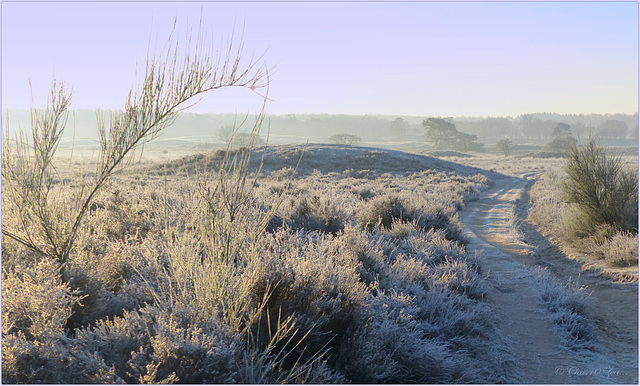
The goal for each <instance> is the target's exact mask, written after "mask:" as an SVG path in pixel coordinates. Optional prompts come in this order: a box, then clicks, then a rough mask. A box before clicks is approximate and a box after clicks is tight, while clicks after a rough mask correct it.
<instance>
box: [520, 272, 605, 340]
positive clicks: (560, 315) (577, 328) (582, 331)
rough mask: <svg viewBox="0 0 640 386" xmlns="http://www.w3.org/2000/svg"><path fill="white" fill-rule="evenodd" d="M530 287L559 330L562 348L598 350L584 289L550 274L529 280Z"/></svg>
mask: <svg viewBox="0 0 640 386" xmlns="http://www.w3.org/2000/svg"><path fill="white" fill-rule="evenodd" d="M529 284H530V286H531V289H532V290H533V292H534V294H535V295H536V298H537V300H538V302H539V303H540V304H541V306H542V310H543V312H544V313H545V314H546V315H547V316H548V318H549V319H550V320H552V321H553V322H554V323H555V324H556V325H557V326H558V327H559V329H560V331H561V334H562V344H563V345H564V346H566V347H568V348H570V349H572V350H595V349H596V344H595V336H594V332H595V327H594V326H593V324H592V323H591V321H590V320H589V316H588V312H587V310H588V306H589V301H590V298H589V297H588V295H587V294H586V293H585V289H584V288H580V287H577V286H576V285H575V284H574V283H571V281H569V282H568V283H567V284H565V285H563V284H561V283H559V282H558V281H557V280H556V279H554V278H553V277H552V276H551V275H550V274H549V273H548V272H547V271H545V270H538V271H537V272H535V273H534V274H532V275H530V276H529Z"/></svg>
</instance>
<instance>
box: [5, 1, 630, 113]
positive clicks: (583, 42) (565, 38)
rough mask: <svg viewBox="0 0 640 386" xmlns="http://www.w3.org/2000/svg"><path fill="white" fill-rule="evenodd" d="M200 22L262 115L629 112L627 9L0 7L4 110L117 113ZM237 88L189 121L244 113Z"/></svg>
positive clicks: (568, 5) (207, 102)
mask: <svg viewBox="0 0 640 386" xmlns="http://www.w3.org/2000/svg"><path fill="white" fill-rule="evenodd" d="M201 17H202V19H203V21H204V25H205V32H206V33H207V34H208V37H209V38H210V40H211V42H212V43H213V44H214V45H222V42H225V41H228V40H229V39H230V38H231V37H232V36H233V37H234V38H235V39H236V41H239V40H240V38H242V41H243V44H244V51H243V55H244V56H245V57H246V58H247V59H249V58H251V57H252V56H253V57H260V61H261V62H264V63H265V64H266V65H267V66H268V67H273V66H275V68H276V71H275V72H274V73H272V74H271V76H270V86H269V98H270V101H269V102H268V104H267V106H266V111H267V112H268V113H271V114H288V113H328V114H384V115H415V116H513V117H515V116H517V115H520V114H525V113H535V112H556V113H561V114H579V113H585V114H589V113H599V114H604V113H634V112H636V111H638V3H637V2H209V3H199V2H3V3H2V57H1V58H2V108H3V109H6V108H28V107H29V106H30V105H31V103H32V99H33V103H34V105H35V106H36V107H44V106H45V104H46V97H47V94H48V92H49V88H50V85H51V80H52V76H53V75H54V74H55V77H56V78H57V79H58V80H60V81H64V82H66V83H67V84H68V85H69V86H71V87H72V88H73V99H72V105H71V108H78V109H80V108H90V109H93V108H97V107H101V108H105V109H115V108H121V107H123V106H124V102H125V99H126V95H127V93H128V91H129V90H130V89H131V87H132V86H133V85H134V84H135V80H136V71H137V70H138V71H140V70H141V69H142V68H144V66H143V64H144V61H145V59H146V57H147V54H148V52H157V51H158V50H159V49H160V47H162V45H163V43H164V42H166V40H167V38H168V36H169V34H170V32H171V29H172V28H173V26H174V21H177V25H176V28H177V31H178V33H180V34H182V36H184V34H185V33H186V31H187V30H188V29H189V28H197V26H198V24H199V20H200V18H201ZM260 107H261V100H260V98H259V97H258V96H257V95H255V94H254V93H252V92H250V91H248V90H242V89H233V90H218V91H214V92H212V93H209V94H207V95H206V96H205V98H204V99H203V100H202V101H200V102H199V103H198V104H197V105H196V106H194V107H192V108H190V109H189V110H187V111H190V112H234V111H239V112H249V111H255V110H257V109H259V108H260Z"/></svg>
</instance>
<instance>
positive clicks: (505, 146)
mask: <svg viewBox="0 0 640 386" xmlns="http://www.w3.org/2000/svg"><path fill="white" fill-rule="evenodd" d="M513 146H514V145H513V142H512V141H511V140H510V139H502V140H500V141H498V143H496V150H497V151H501V152H503V153H504V156H505V157H507V156H509V155H510V154H511V151H512V150H513Z"/></svg>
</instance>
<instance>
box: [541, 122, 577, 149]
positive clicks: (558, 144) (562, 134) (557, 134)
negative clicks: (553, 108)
mask: <svg viewBox="0 0 640 386" xmlns="http://www.w3.org/2000/svg"><path fill="white" fill-rule="evenodd" d="M551 137H552V138H553V139H552V140H551V141H550V142H548V143H547V144H546V145H545V148H547V149H548V150H551V151H553V152H556V153H564V152H566V151H567V150H569V149H571V148H572V147H574V146H576V145H577V144H578V141H577V140H576V139H575V138H574V137H573V134H572V133H571V125H569V124H566V123H562V122H560V123H558V124H557V125H556V127H554V128H553V133H552V135H551Z"/></svg>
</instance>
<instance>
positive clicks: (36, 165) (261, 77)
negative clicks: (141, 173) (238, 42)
mask: <svg viewBox="0 0 640 386" xmlns="http://www.w3.org/2000/svg"><path fill="white" fill-rule="evenodd" d="M201 28H202V26H201ZM186 42H187V44H184V45H183V44H178V42H177V41H176V38H175V35H174V34H172V35H171V36H170V37H169V41H168V44H167V46H166V47H167V48H166V49H165V51H164V52H161V53H160V54H158V55H157V56H156V57H152V58H150V59H149V60H148V61H147V63H146V68H145V74H144V80H143V82H142V84H141V85H140V87H139V88H138V90H136V91H134V90H132V91H130V92H129V94H128V96H127V101H126V104H125V108H124V110H120V111H115V112H110V113H109V114H108V116H107V114H105V113H104V112H99V114H98V134H99V143H100V153H99V161H98V163H97V167H96V172H95V174H94V177H93V178H92V179H91V180H89V181H85V184H86V185H85V186H84V187H83V189H81V190H80V191H79V192H78V194H77V196H75V197H72V198H70V200H69V202H68V203H67V204H68V207H66V208H64V209H65V210H64V211H63V213H64V214H63V213H61V211H60V209H59V208H55V207H52V206H51V204H50V199H49V195H50V192H51V187H52V175H53V173H54V171H53V167H52V164H51V161H52V159H53V156H54V154H55V152H56V149H57V146H58V143H59V141H60V138H61V135H62V132H63V130H64V128H65V125H66V118H67V109H68V107H69V104H70V101H71V97H70V93H69V92H68V91H67V89H66V86H65V85H64V84H62V85H60V86H59V87H58V84H57V83H56V81H55V79H54V81H53V85H52V90H51V95H50V100H49V102H48V104H50V106H48V107H47V109H46V110H44V111H40V110H37V109H36V108H35V107H33V108H32V109H31V129H32V136H31V141H29V140H27V139H26V138H25V137H24V136H23V137H21V138H19V139H16V140H15V141H14V142H15V146H13V145H14V144H11V143H10V142H9V140H8V138H7V137H8V136H5V143H4V146H3V147H4V149H5V151H4V152H3V168H2V179H3V185H4V186H5V187H6V192H7V194H8V199H9V200H10V201H11V203H12V204H13V205H15V206H16V208H17V210H16V211H15V214H16V215H17V216H19V218H20V220H21V221H20V222H19V223H18V227H17V228H15V229H13V228H12V229H9V228H6V227H5V226H4V224H3V227H2V234H3V235H5V236H7V237H10V238H12V239H14V240H16V241H18V242H20V243H22V244H24V245H25V246H27V247H29V248H30V249H32V250H34V251H36V252H37V253H39V254H42V255H48V256H52V257H54V258H56V259H57V260H58V261H59V262H61V263H64V262H66V260H67V259H68V257H69V253H70V251H71V250H72V248H73V246H74V243H75V241H76V237H77V234H78V232H79V228H81V227H82V225H83V220H84V218H85V215H86V213H87V212H88V211H89V208H90V205H91V203H92V201H93V199H94V197H95V195H96V193H97V192H98V191H100V190H101V189H102V188H103V186H104V184H105V183H106V182H107V180H109V179H110V177H111V176H112V175H113V174H114V173H115V172H116V171H117V170H118V169H119V168H120V167H121V165H123V164H126V161H127V159H128V157H129V156H130V155H131V154H133V152H134V151H135V150H136V149H137V148H138V147H139V146H140V145H143V144H144V143H146V142H149V141H151V140H153V139H155V138H157V137H158V135H160V134H161V133H162V131H163V130H164V129H165V128H166V127H167V126H168V125H170V124H171V123H172V122H173V121H174V120H175V118H176V116H177V114H178V112H179V111H181V110H184V109H185V108H187V107H189V103H190V102H191V101H193V100H194V99H195V98H197V97H198V96H200V95H202V94H203V93H205V92H208V91H211V90H216V89H221V88H224V87H234V86H235V87H244V88H248V89H250V90H254V91H257V90H260V89H261V88H264V87H265V86H266V82H267V78H268V75H267V73H268V70H267V69H265V68H263V67H258V66H257V64H256V63H255V62H254V61H250V62H249V63H247V64H244V63H243V61H242V60H241V58H242V55H241V48H240V49H238V50H237V51H236V49H235V46H234V44H233V43H230V44H229V47H228V50H227V51H226V52H227V53H226V55H225V56H223V55H216V53H215V52H214V53H211V52H206V53H204V52H203V51H204V49H205V48H206V47H207V45H208V44H207V41H206V38H205V34H202V33H199V34H197V38H196V39H195V45H193V44H191V37H190V36H188V37H187V39H186ZM240 47H241V46H240ZM129 159H130V158H129ZM3 198H4V194H3ZM60 218H64V221H59V219H60Z"/></svg>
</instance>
